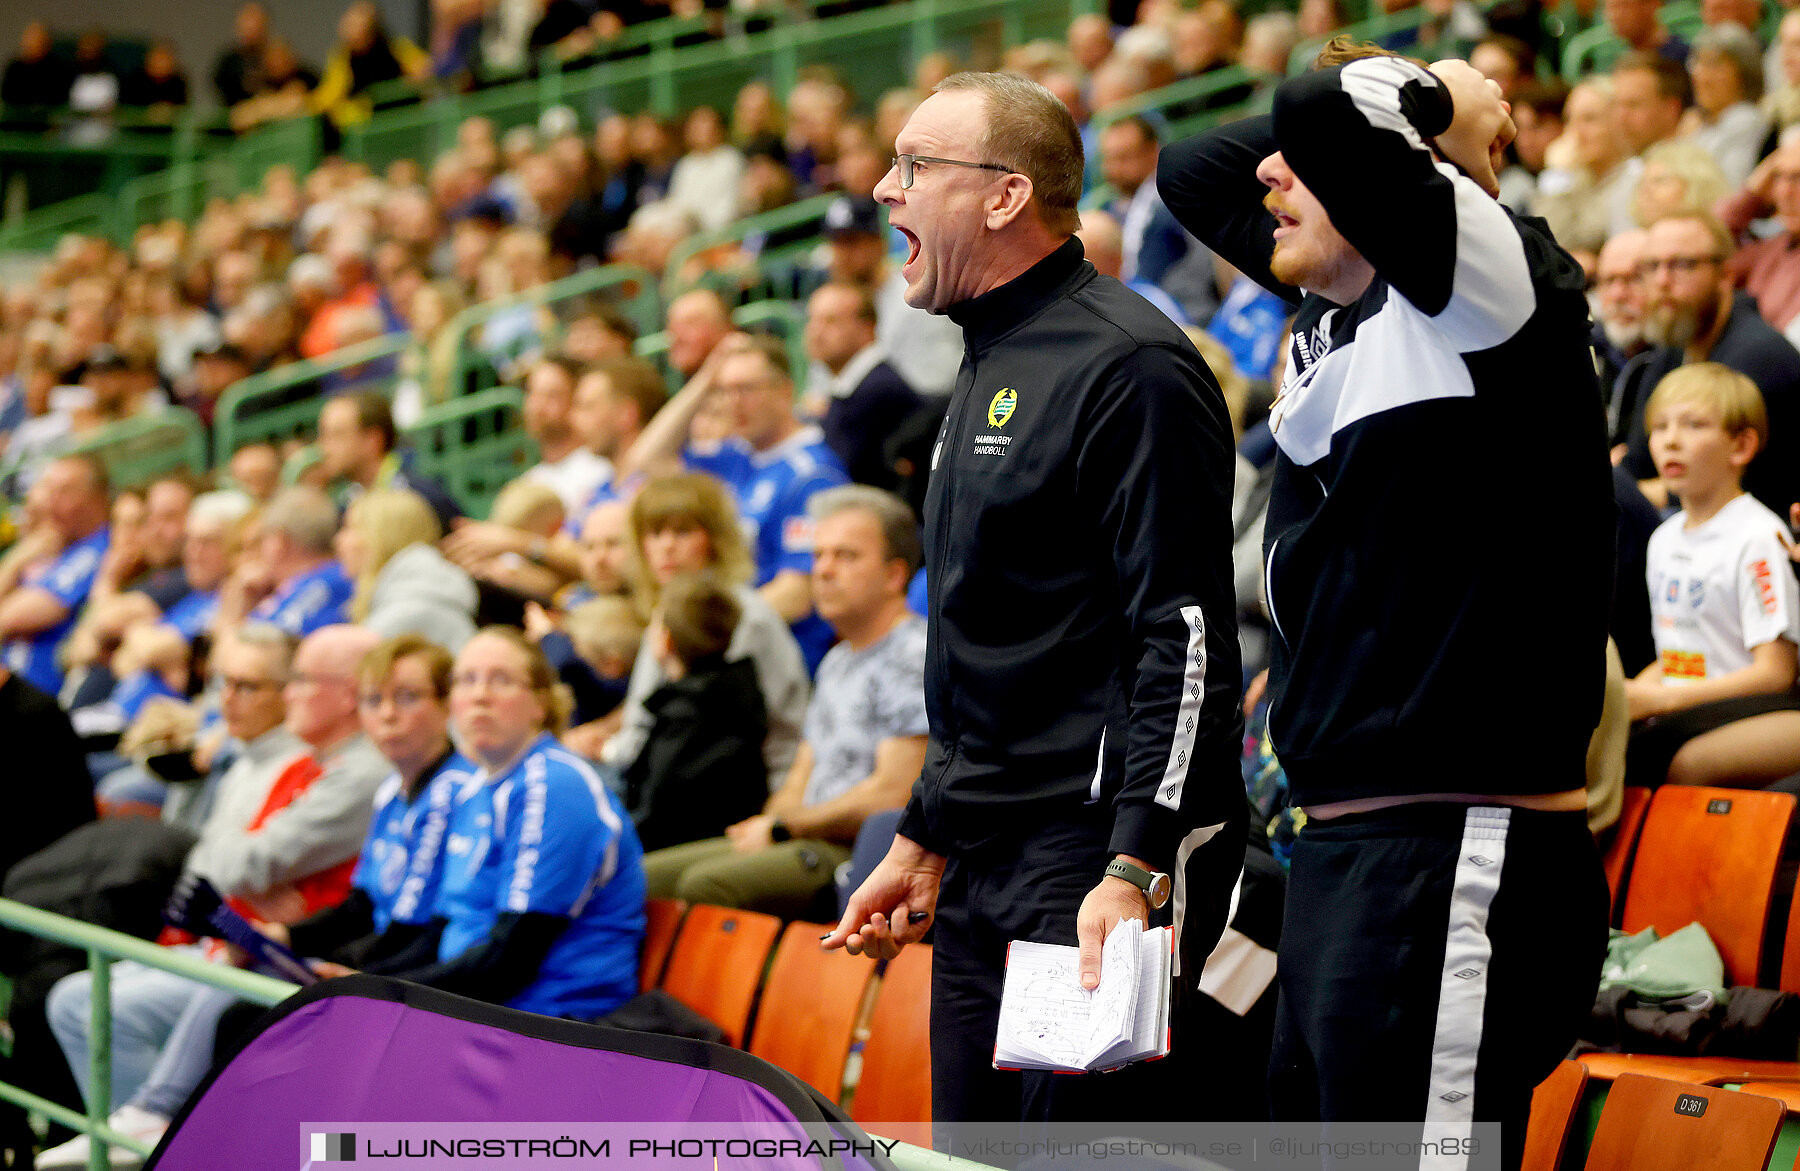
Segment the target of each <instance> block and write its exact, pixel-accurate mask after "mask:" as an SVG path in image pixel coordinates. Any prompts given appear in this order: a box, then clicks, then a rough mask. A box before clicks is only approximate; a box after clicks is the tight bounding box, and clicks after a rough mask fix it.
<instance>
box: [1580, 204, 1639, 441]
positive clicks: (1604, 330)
mask: <svg viewBox="0 0 1800 1171" xmlns="http://www.w3.org/2000/svg"><path fill="white" fill-rule="evenodd" d="M1649 238H1650V234H1649V233H1648V232H1646V231H1644V230H1643V229H1642V228H1633V229H1631V230H1630V231H1629V232H1618V233H1615V234H1614V235H1613V236H1611V237H1610V238H1609V239H1608V240H1607V241H1606V243H1605V244H1603V245H1601V247H1600V257H1599V259H1598V260H1596V261H1595V262H1594V291H1593V293H1592V294H1591V295H1590V296H1589V298H1588V300H1589V302H1590V306H1589V307H1590V308H1591V310H1592V311H1593V314H1594V334H1593V341H1594V371H1595V373H1596V374H1598V375H1599V376H1600V390H1601V392H1602V393H1604V394H1605V395H1606V425H1607V428H1608V430H1609V432H1616V431H1617V430H1618V427H1619V406H1620V403H1619V390H1620V385H1619V375H1620V374H1621V373H1623V372H1624V369H1625V365H1626V363H1628V362H1630V361H1631V360H1632V359H1633V358H1635V357H1637V356H1638V355H1639V354H1641V353H1643V352H1644V351H1645V350H1646V349H1648V348H1649V343H1648V342H1646V341H1645V340H1644V274H1643V273H1642V272H1641V271H1640V267H1641V265H1642V262H1643V258H1644V244H1645V243H1646V242H1647V241H1648V240H1649Z"/></svg>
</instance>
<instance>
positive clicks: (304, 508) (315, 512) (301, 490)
mask: <svg viewBox="0 0 1800 1171" xmlns="http://www.w3.org/2000/svg"><path fill="white" fill-rule="evenodd" d="M262 523H263V528H264V529H273V530H274V531H276V532H278V533H285V534H286V535H287V537H288V539H289V540H291V541H293V542H294V544H296V545H298V546H300V547H301V548H302V549H305V550H306V551H307V552H309V553H317V554H320V555H324V554H326V553H330V552H331V539H332V538H333V537H335V536H337V531H338V511H337V505H335V504H333V503H332V502H331V497H329V496H327V495H325V493H323V492H321V491H319V490H318V489H317V488H308V487H306V486H305V485H303V484H295V485H293V486H292V487H288V488H283V489H282V490H281V491H279V492H277V493H275V497H274V499H272V500H270V501H269V506H268V508H266V509H264V510H263V519H262Z"/></svg>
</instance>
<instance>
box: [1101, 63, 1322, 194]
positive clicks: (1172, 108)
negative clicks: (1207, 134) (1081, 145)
mask: <svg viewBox="0 0 1800 1171" xmlns="http://www.w3.org/2000/svg"><path fill="white" fill-rule="evenodd" d="M1309 60H1310V58H1309ZM1255 81H1256V77H1255V75H1254V74H1252V73H1251V72H1250V71H1249V70H1247V69H1245V68H1244V67H1243V66H1241V65H1228V66H1226V67H1225V68H1224V69H1215V70H1213V71H1212V72H1211V73H1206V74H1202V75H1201V76H1199V77H1189V78H1185V79H1183V80H1181V81H1177V82H1174V83H1172V84H1169V85H1165V86H1163V87H1162V88H1161V89H1153V90H1150V91H1149V92H1147V93H1141V94H1139V95H1138V96H1137V97H1135V98H1132V99H1130V100H1129V101H1123V102H1119V103H1117V104H1116V105H1111V106H1108V107H1106V109H1104V110H1099V111H1096V112H1095V114H1094V128H1095V130H1096V131H1100V130H1104V129H1106V128H1107V127H1108V126H1111V125H1112V124H1113V123H1114V122H1117V121H1119V120H1120V119H1121V118H1129V117H1131V116H1132V115H1134V114H1158V115H1160V116H1161V117H1162V119H1163V121H1164V123H1165V124H1166V126H1167V129H1166V131H1165V133H1164V138H1165V141H1168V142H1175V141H1177V140H1179V139H1183V138H1186V137H1188V136H1189V135H1191V134H1198V133H1199V132H1200V131H1202V130H1205V129H1206V128H1208V127H1209V126H1212V125H1213V124H1214V123H1216V122H1221V121H1229V120H1230V119H1232V118H1239V117H1242V116H1243V115H1245V114H1249V113H1254V112H1255V111H1256V110H1257V109H1258V108H1259V107H1260V106H1262V105H1265V104H1266V103H1267V102H1268V99H1269V92H1271V91H1267V90H1265V92H1263V93H1262V94H1260V95H1256V96H1252V97H1251V98H1250V99H1249V100H1248V101H1241V102H1236V103H1233V104H1232V105H1229V106H1219V107H1217V108H1208V107H1209V105H1210V100H1216V99H1217V97H1218V95H1220V94H1223V93H1227V92H1229V91H1231V90H1234V89H1238V88H1240V87H1245V86H1249V85H1253V84H1254V83H1255ZM1090 198H1091V193H1090Z"/></svg>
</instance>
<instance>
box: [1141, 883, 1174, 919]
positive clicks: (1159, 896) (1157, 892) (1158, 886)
mask: <svg viewBox="0 0 1800 1171" xmlns="http://www.w3.org/2000/svg"><path fill="white" fill-rule="evenodd" d="M1173 885H1174V884H1173V883H1171V882H1170V881H1169V876H1168V875H1166V874H1158V875H1155V876H1154V877H1152V878H1151V879H1150V888H1149V889H1148V890H1146V891H1145V892H1144V898H1145V899H1146V900H1147V901H1148V902H1149V903H1150V909H1151V910H1153V911H1156V910H1161V909H1162V905H1163V904H1164V903H1166V902H1168V901H1169V891H1170V889H1171V888H1172V887H1173Z"/></svg>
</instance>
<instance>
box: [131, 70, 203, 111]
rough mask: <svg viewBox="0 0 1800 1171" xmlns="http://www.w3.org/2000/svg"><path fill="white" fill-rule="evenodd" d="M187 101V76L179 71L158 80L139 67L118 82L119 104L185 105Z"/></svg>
mask: <svg viewBox="0 0 1800 1171" xmlns="http://www.w3.org/2000/svg"><path fill="white" fill-rule="evenodd" d="M187 102H188V83H187V78H186V77H184V76H182V75H181V74H179V73H175V74H171V75H170V76H168V77H165V78H162V79H161V80H158V79H157V78H154V77H151V76H150V75H149V74H148V73H146V72H144V71H143V70H142V69H139V70H137V71H135V72H133V73H129V74H127V75H126V76H125V79H124V80H123V81H122V82H120V83H119V104H120V105H121V106H136V107H144V106H155V105H162V104H167V105H171V106H185V105H187Z"/></svg>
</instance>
